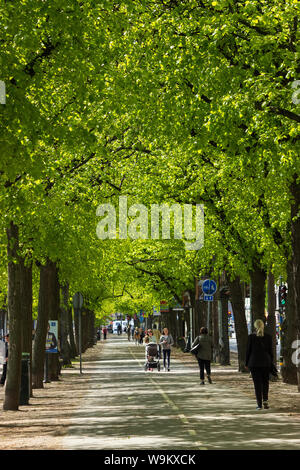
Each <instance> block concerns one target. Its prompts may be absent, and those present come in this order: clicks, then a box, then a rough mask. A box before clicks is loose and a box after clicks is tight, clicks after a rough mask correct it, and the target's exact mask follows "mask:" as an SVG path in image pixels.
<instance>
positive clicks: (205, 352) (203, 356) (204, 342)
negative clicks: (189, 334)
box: [192, 327, 212, 385]
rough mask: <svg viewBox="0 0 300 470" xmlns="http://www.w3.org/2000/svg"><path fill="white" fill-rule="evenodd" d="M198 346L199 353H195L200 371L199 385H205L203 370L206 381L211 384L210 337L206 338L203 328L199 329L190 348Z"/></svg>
mask: <svg viewBox="0 0 300 470" xmlns="http://www.w3.org/2000/svg"><path fill="white" fill-rule="evenodd" d="M197 344H200V348H199V351H198V352H197V355H196V357H197V360H198V364H199V369H200V385H205V382H204V368H205V370H206V374H207V380H208V382H209V383H210V384H211V383H212V380H211V376H210V362H211V349H212V342H211V338H210V336H208V330H207V328H205V327H202V328H200V336H197V338H195V340H194V342H193V344H192V348H193V347H194V346H196V345H197Z"/></svg>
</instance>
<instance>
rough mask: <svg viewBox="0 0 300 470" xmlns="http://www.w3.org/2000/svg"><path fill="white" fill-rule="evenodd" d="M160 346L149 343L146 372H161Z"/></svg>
mask: <svg viewBox="0 0 300 470" xmlns="http://www.w3.org/2000/svg"><path fill="white" fill-rule="evenodd" d="M159 359H160V346H159V344H156V343H148V344H147V346H146V363H145V371H147V370H149V369H155V368H157V371H158V372H159V371H160V362H159Z"/></svg>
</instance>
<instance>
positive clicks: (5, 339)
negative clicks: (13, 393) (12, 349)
mask: <svg viewBox="0 0 300 470" xmlns="http://www.w3.org/2000/svg"><path fill="white" fill-rule="evenodd" d="M4 341H5V356H4V362H3V369H2V375H1V378H0V385H4V384H5V381H6V373H7V362H8V346H9V334H7V335H5V336H4Z"/></svg>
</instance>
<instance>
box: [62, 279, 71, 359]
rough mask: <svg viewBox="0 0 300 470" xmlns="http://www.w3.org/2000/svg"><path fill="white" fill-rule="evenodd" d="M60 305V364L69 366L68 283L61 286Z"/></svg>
mask: <svg viewBox="0 0 300 470" xmlns="http://www.w3.org/2000/svg"><path fill="white" fill-rule="evenodd" d="M61 295H62V305H61V308H60V354H61V357H62V364H63V365H64V366H70V365H71V364H72V362H71V346H70V344H69V341H68V335H69V285H68V283H66V284H64V285H62V286H61Z"/></svg>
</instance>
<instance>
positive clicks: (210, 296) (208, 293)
mask: <svg viewBox="0 0 300 470" xmlns="http://www.w3.org/2000/svg"><path fill="white" fill-rule="evenodd" d="M202 290H203V293H204V298H203V299H204V300H206V301H212V300H214V294H215V292H216V291H217V284H216V282H215V281H213V280H212V279H206V280H205V281H204V282H203V284H202Z"/></svg>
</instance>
